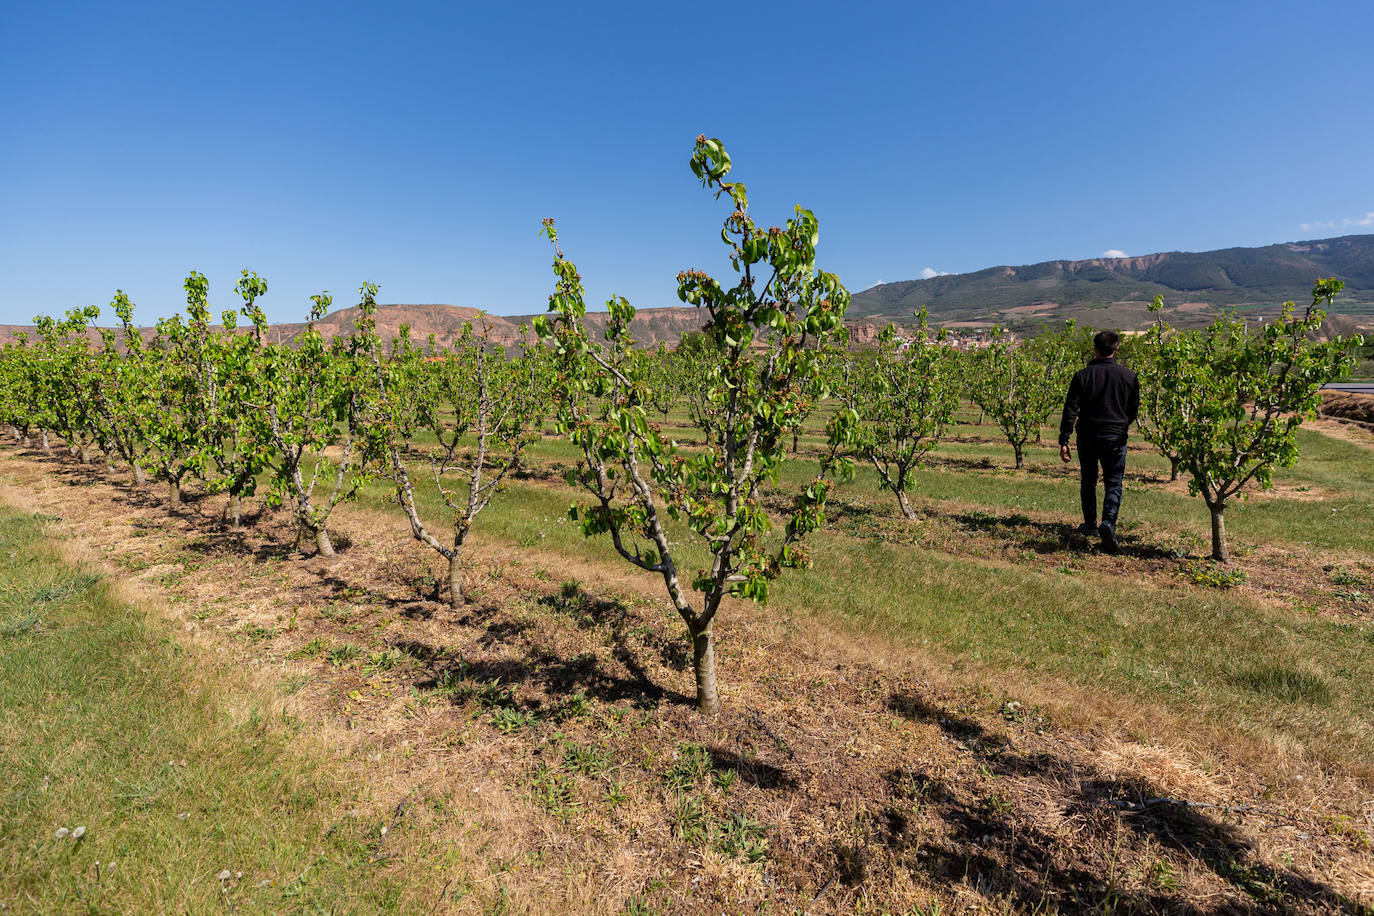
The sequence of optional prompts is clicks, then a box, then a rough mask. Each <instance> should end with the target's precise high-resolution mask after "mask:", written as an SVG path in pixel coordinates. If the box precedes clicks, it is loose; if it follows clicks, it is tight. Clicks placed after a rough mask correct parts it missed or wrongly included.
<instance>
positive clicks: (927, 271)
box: [921, 267, 949, 280]
mask: <svg viewBox="0 0 1374 916" xmlns="http://www.w3.org/2000/svg"><path fill="white" fill-rule="evenodd" d="M948 276H949V271H947V270H936V269H935V268H934V267H923V268H921V279H922V280H929V279H930V278H931V277H948Z"/></svg>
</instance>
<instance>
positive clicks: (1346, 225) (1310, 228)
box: [1298, 210, 1374, 232]
mask: <svg viewBox="0 0 1374 916" xmlns="http://www.w3.org/2000/svg"><path fill="white" fill-rule="evenodd" d="M1370 226H1374V210H1370V211H1369V212H1368V213H1366V214H1365V215H1364V216H1353V217H1351V216H1347V217H1346V218H1345V219H1343V220H1341V221H1340V222H1336V221H1335V220H1333V219H1328V220H1314V221H1313V222H1310V223H1299V224H1298V228H1299V229H1301V230H1302V231H1303V232H1317V231H1319V230H1323V229H1367V228H1369V227H1370Z"/></svg>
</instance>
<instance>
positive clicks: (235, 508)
mask: <svg viewBox="0 0 1374 916" xmlns="http://www.w3.org/2000/svg"><path fill="white" fill-rule="evenodd" d="M242 509H243V506H242V501H241V500H240V499H239V495H238V494H237V493H234V492H232V491H231V492H230V493H229V510H228V511H229V527H230V528H231V529H233V530H234V531H238V530H239V529H240V528H242V527H243V511H242Z"/></svg>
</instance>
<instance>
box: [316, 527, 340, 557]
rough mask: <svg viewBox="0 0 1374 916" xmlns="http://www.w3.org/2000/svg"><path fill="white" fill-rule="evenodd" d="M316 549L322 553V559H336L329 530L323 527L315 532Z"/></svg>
mask: <svg viewBox="0 0 1374 916" xmlns="http://www.w3.org/2000/svg"><path fill="white" fill-rule="evenodd" d="M315 549H317V550H318V551H319V552H320V556H322V557H336V556H338V554H337V553H335V552H334V544H333V543H332V542H331V541H330V540H329V529H327V528H325V526H324V525H321V526H320V527H319V528H317V529H316V530H315Z"/></svg>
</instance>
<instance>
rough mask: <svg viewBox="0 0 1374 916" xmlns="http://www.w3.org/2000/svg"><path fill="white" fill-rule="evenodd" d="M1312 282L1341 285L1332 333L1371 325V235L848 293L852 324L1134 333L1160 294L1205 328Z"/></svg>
mask: <svg viewBox="0 0 1374 916" xmlns="http://www.w3.org/2000/svg"><path fill="white" fill-rule="evenodd" d="M1318 277H1336V278H1338V279H1341V280H1344V281H1345V284H1346V289H1345V292H1344V293H1342V295H1341V297H1340V298H1339V299H1338V300H1337V301H1336V306H1335V307H1334V308H1332V309H1331V315H1332V317H1333V319H1334V321H1333V328H1337V329H1339V330H1343V331H1348V330H1353V329H1355V328H1357V327H1361V328H1371V327H1374V235H1348V236H1344V237H1341V238H1334V239H1319V240H1315V241H1309V242H1286V243H1283V244H1278V245H1267V246H1264V247H1262V248H1224V249H1221V250H1218V251H1206V252H1199V253H1194V252H1183V251H1171V252H1164V253H1161V254H1150V255H1143V256H1140V257H1129V258H1091V259H1088V260H1085V261H1044V262H1042V263H1039V264H1029V265H1021V266H1015V267H1013V266H1006V265H1003V266H999V267H989V268H987V269H985V270H980V271H976V272H974V273H967V274H951V275H947V276H942V277H932V278H930V279H928V280H907V281H904V282H901V283H884V284H880V285H878V286H875V287H873V288H872V289H867V290H864V291H863V292H861V293H858V294H856V295H855V296H854V303H853V305H852V306H851V308H850V315H851V317H853V318H856V319H862V318H868V319H890V320H902V319H905V318H907V317H908V316H910V315H911V313H912V312H913V311H915V310H916V309H918V308H920V307H921V306H923V305H924V306H926V307H928V308H929V310H930V314H931V318H932V320H933V321H935V322H938V323H941V324H946V325H952V326H959V325H986V324H991V323H993V322H997V323H1000V324H1002V325H1004V326H1009V327H1029V326H1033V325H1035V324H1038V323H1042V322H1056V321H1063V320H1067V319H1075V320H1077V321H1079V322H1080V323H1082V324H1088V325H1092V326H1095V327H1123V328H1133V327H1140V326H1142V325H1144V324H1145V323H1147V322H1148V321H1149V313H1148V311H1147V307H1148V306H1149V304H1150V302H1151V301H1152V300H1153V299H1154V297H1155V296H1156V295H1162V296H1163V297H1164V301H1165V304H1166V306H1167V307H1168V308H1169V309H1170V312H1171V314H1170V316H1169V317H1170V319H1171V320H1172V321H1173V322H1174V323H1175V324H1180V325H1183V326H1197V325H1201V324H1205V323H1206V322H1207V321H1208V320H1210V319H1211V318H1212V317H1213V316H1215V315H1216V314H1217V312H1219V311H1220V310H1221V309H1224V308H1233V309H1236V310H1237V311H1239V312H1242V313H1248V314H1256V315H1259V314H1270V313H1273V312H1275V311H1277V309H1278V306H1279V305H1280V304H1281V303H1283V302H1284V301H1286V300H1290V299H1291V300H1294V301H1296V302H1299V303H1302V302H1304V300H1306V299H1307V298H1308V297H1309V296H1310V294H1311V290H1312V281H1313V280H1315V279H1316V278H1318Z"/></svg>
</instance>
